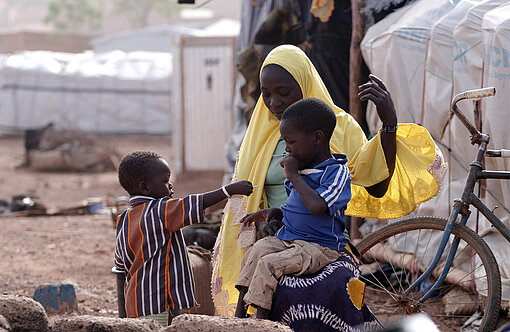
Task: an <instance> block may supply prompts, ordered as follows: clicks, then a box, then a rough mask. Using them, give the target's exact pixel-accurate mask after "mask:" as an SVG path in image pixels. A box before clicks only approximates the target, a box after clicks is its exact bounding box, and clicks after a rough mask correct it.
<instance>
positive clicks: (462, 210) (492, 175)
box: [405, 88, 510, 304]
mask: <svg viewBox="0 0 510 332" xmlns="http://www.w3.org/2000/svg"><path fill="white" fill-rule="evenodd" d="M495 93H496V90H495V89H494V88H485V89H479V90H471V91H466V92H463V93H460V94H458V95H456V96H455V97H454V98H453V100H452V106H451V110H452V114H455V115H457V117H458V118H459V119H460V121H461V122H462V124H464V126H465V127H466V128H467V129H468V131H469V132H470V133H471V144H478V145H479V148H478V153H477V155H476V159H475V160H474V161H473V162H472V163H471V164H470V168H469V173H468V176H467V179H466V184H465V186H464V191H463V193H462V196H461V198H460V199H455V200H454V205H453V210H452V212H451V213H450V216H449V217H448V222H447V224H446V227H445V230H444V233H443V237H442V239H441V243H440V245H439V248H438V250H437V252H436V255H435V256H434V259H433V261H432V263H431V264H430V265H429V267H428V268H427V270H426V271H425V272H424V273H423V274H422V275H421V276H420V277H419V278H418V279H417V280H415V281H414V282H413V283H412V285H411V286H409V288H407V289H406V291H405V294H406V295H409V294H410V293H411V291H413V290H414V289H415V288H417V287H418V285H419V284H420V283H421V282H422V281H424V280H425V278H428V277H429V275H430V274H431V273H432V271H433V270H434V269H435V268H436V266H437V264H438V263H439V260H440V258H441V256H442V254H443V252H444V250H445V248H446V245H447V243H448V241H449V239H450V236H451V233H452V229H453V225H454V224H455V223H456V222H457V219H458V217H459V215H461V216H462V217H461V219H460V221H459V223H463V224H466V223H467V220H468V218H469V215H470V214H471V211H470V210H469V207H470V206H471V205H472V206H474V207H475V208H476V209H477V210H478V211H480V212H481V213H482V214H483V215H484V216H485V217H486V218H487V220H489V222H490V223H491V224H492V225H493V226H494V227H495V228H496V229H497V230H498V231H499V232H500V233H501V234H502V235H503V236H504V237H505V239H506V240H507V241H509V242H510V229H509V228H508V227H506V226H505V224H503V223H502V222H501V220H500V219H499V218H498V217H497V216H496V215H495V214H494V213H493V212H492V211H491V210H490V209H489V208H488V207H487V206H486V205H485V204H484V203H483V202H482V201H481V200H480V199H479V198H478V196H477V195H475V194H474V193H473V189H474V187H475V184H476V182H477V181H478V180H480V179H505V180H510V172H509V171H487V170H484V169H483V161H484V158H485V156H486V155H487V156H489V157H505V156H506V155H508V150H504V149H501V150H487V146H488V144H489V140H490V137H489V135H487V134H483V133H480V132H479V131H478V130H477V129H476V128H475V127H474V126H473V125H472V124H471V123H470V122H469V120H468V119H467V118H466V117H465V116H464V114H463V113H462V112H461V111H460V110H459V108H458V107H457V103H458V102H459V101H460V100H463V99H471V98H483V97H488V96H493V95H494V94H495ZM459 242H460V239H459V238H455V239H454V240H453V242H452V246H451V249H450V251H449V253H448V256H447V258H446V261H445V266H444V268H443V270H442V272H441V274H440V276H439V278H438V279H437V280H436V282H435V283H434V285H432V286H431V287H430V288H429V289H428V290H427V291H425V293H424V294H423V296H422V297H421V299H420V300H419V301H418V303H419V304H422V303H423V302H425V301H426V300H427V299H428V298H429V297H430V296H431V295H432V294H433V292H434V291H435V290H436V289H437V288H438V287H439V286H440V285H441V284H442V282H443V281H444V279H445V278H446V275H447V274H448V272H449V270H450V267H451V264H452V262H453V257H454V256H455V254H456V251H457V248H458V245H459Z"/></svg>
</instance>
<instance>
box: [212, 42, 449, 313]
mask: <svg viewBox="0 0 510 332" xmlns="http://www.w3.org/2000/svg"><path fill="white" fill-rule="evenodd" d="M268 64H277V65H280V66H281V67H283V68H285V69H286V70H287V71H288V72H289V73H290V74H291V75H292V76H293V77H294V79H295V80H296V82H297V83H298V84H299V86H300V87H301V91H302V94H303V98H308V97H315V98H319V99H321V100H323V101H325V102H326V103H327V104H328V105H329V106H331V108H332V109H333V110H334V111H335V113H336V115H337V125H336V128H335V132H334V133H333V136H332V138H331V150H332V152H334V153H344V154H345V155H347V158H348V166H349V170H350V171H351V174H352V187H351V190H352V199H351V201H350V203H349V205H348V207H347V210H346V214H347V215H351V216H360V217H371V218H379V219H393V218H399V217H402V216H404V215H406V214H409V213H410V212H412V211H414V210H415V209H416V207H417V206H418V205H419V204H420V203H423V202H424V201H427V200H429V199H430V198H432V197H434V196H435V195H437V193H438V191H439V181H440V179H441V177H442V174H444V170H445V165H444V163H443V159H442V155H441V154H440V151H439V149H438V148H437V147H436V145H435V144H434V142H433V140H432V138H431V137H430V135H429V133H428V131H427V130H426V129H424V128H423V127H420V126H417V125H413V124H399V127H398V131H397V156H396V161H395V171H394V173H393V176H392V179H391V181H390V186H389V188H388V191H387V193H386V194H385V196H384V197H382V198H375V197H372V196H370V195H369V194H368V192H367V191H366V190H365V188H364V187H368V186H372V185H374V184H376V183H379V182H381V181H382V180H384V179H386V178H387V177H388V175H389V172H388V168H387V165H386V159H385V157H384V152H383V149H382V146H381V140H380V134H377V135H376V136H375V137H374V138H373V139H371V140H370V141H368V140H367V139H366V137H365V134H364V133H363V131H362V129H361V127H360V126H359V124H358V123H357V122H356V120H354V118H353V117H352V116H351V115H349V114H348V113H346V112H345V111H343V110H342V109H341V108H339V107H337V106H336V105H335V104H333V101H332V99H331V97H330V95H329V92H328V91H327V89H326V86H325V85H324V83H323V82H322V79H321V78H320V76H319V74H318V73H317V70H316V69H315V67H314V66H313V64H312V63H311V62H310V60H309V59H308V57H307V56H306V54H305V53H304V52H303V51H301V49H299V48H298V47H295V46H291V45H283V46H279V47H277V48H275V49H273V50H272V51H271V52H270V53H269V54H268V55H267V57H266V59H265V61H264V63H263V64H262V68H264V67H265V66H266V65H268ZM279 138H280V132H279V121H278V119H276V117H275V116H274V115H273V114H272V113H271V112H270V111H269V110H268V108H267V107H266V105H265V104H264V102H263V101H262V97H259V99H258V102H257V105H256V106H255V110H254V112H253V115H252V118H251V120H250V123H249V126H248V129H247V132H246V136H245V137H244V140H243V142H242V144H241V148H240V150H239V156H238V161H237V164H236V167H235V172H234V179H233V181H235V180H250V181H251V182H252V183H253V184H254V185H260V187H258V188H255V190H254V192H253V194H252V195H251V196H249V197H244V196H235V197H233V198H231V199H230V200H229V202H228V203H227V205H226V206H225V209H224V217H223V221H222V225H221V229H220V232H219V234H218V238H217V240H216V245H215V248H214V257H213V264H214V269H213V276H212V292H213V299H214V304H215V306H216V309H217V310H218V313H219V314H220V315H222V316H233V314H234V312H235V307H236V303H237V298H238V294H239V293H238V291H237V290H236V288H235V287H234V286H235V282H236V281H237V278H238V276H239V271H240V268H241V260H242V258H243V255H244V253H245V250H246V249H245V248H246V247H247V246H249V245H250V244H252V243H253V242H254V241H255V230H254V229H250V230H247V231H243V232H241V233H240V234H239V220H240V219H241V218H242V217H243V216H244V215H246V214H247V213H252V212H255V211H257V210H259V209H260V208H265V207H267V203H266V200H265V194H264V190H263V187H264V181H265V178H266V172H267V169H268V166H269V163H270V161H271V158H272V155H273V152H274V149H275V147H276V144H277V142H278V139H279ZM282 185H283V184H282Z"/></svg>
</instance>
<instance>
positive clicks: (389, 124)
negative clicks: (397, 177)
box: [358, 74, 397, 197]
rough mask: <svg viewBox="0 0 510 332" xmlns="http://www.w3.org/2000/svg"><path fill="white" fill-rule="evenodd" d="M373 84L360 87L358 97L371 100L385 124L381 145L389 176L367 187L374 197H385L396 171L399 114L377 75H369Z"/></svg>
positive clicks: (369, 83)
mask: <svg viewBox="0 0 510 332" xmlns="http://www.w3.org/2000/svg"><path fill="white" fill-rule="evenodd" d="M369 77H370V80H371V82H368V83H365V84H362V85H360V86H359V90H360V92H359V93H358V96H359V98H360V99H361V100H371V101H372V102H373V103H374V104H375V106H376V108H377V115H379V118H380V119H381V121H382V123H383V130H382V131H381V145H382V148H383V152H384V157H385V158H386V165H387V166H388V171H389V176H388V177H387V178H386V179H385V180H383V181H381V182H379V183H377V184H375V185H373V186H370V187H366V190H367V191H368V193H369V194H370V195H372V196H374V197H383V196H384V194H385V193H386V191H387V190H388V186H389V184H390V180H391V177H392V176H393V171H394V170H395V155H396V152H397V133H396V128H397V112H396V110H395V106H394V105H393V100H392V99H391V95H390V93H389V91H388V89H387V88H386V86H385V85H384V83H383V82H382V81H381V80H380V79H379V78H378V77H377V76H375V75H372V74H370V75H369Z"/></svg>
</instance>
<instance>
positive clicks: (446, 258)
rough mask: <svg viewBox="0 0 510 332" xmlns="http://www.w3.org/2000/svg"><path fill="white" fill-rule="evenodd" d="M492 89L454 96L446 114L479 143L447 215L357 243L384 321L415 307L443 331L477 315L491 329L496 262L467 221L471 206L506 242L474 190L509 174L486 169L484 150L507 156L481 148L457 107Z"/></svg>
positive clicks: (370, 299)
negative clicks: (459, 122)
mask: <svg viewBox="0 0 510 332" xmlns="http://www.w3.org/2000/svg"><path fill="white" fill-rule="evenodd" d="M495 92H496V91H495V88H485V89H478V90H470V91H466V92H463V93H460V94H458V95H456V96H455V97H454V98H453V100H452V103H451V111H450V119H451V118H452V116H453V114H455V115H457V117H458V118H459V119H460V121H461V122H462V124H463V125H464V126H465V127H466V128H467V129H468V131H469V132H470V134H471V144H473V145H474V144H477V145H479V148H478V152H477V155H476V158H475V160H474V161H473V162H472V163H471V164H470V168H469V174H468V176H467V180H466V182H465V185H464V189H463V193H462V196H461V198H460V199H455V200H454V204H453V207H452V212H451V213H450V215H449V217H448V219H444V218H440V217H421V216H420V217H408V218H404V219H402V220H399V221H396V222H394V223H391V224H389V225H387V226H384V227H382V228H380V229H378V230H376V231H375V232H373V233H371V234H369V235H368V236H366V237H365V238H364V239H362V240H361V241H360V242H358V243H357V244H356V247H357V249H358V250H359V252H360V254H361V259H362V263H361V264H360V268H361V270H362V276H361V278H362V280H363V281H364V282H365V283H366V285H367V287H366V290H365V302H366V304H367V305H368V307H369V308H370V309H371V310H372V311H373V312H374V314H375V315H376V317H378V319H379V320H380V321H381V323H383V325H385V324H388V323H391V322H392V321H398V320H400V319H402V318H403V316H405V315H411V314H415V313H418V312H421V313H425V314H427V315H428V316H429V317H430V318H431V319H432V320H433V321H434V322H435V323H436V324H437V325H438V328H439V329H441V330H442V331H450V330H452V331H453V330H456V331H458V330H459V329H460V327H461V325H462V324H464V323H465V321H466V320H474V319H476V318H477V317H479V320H481V322H480V325H479V331H494V329H495V326H496V324H497V320H498V316H499V309H500V304H501V276H500V272H499V268H498V264H497V262H496V259H495V258H494V254H493V253H492V251H491V249H490V247H489V246H488V245H487V243H486V242H485V241H484V240H483V239H482V238H481V237H480V236H479V235H478V234H476V233H475V232H474V231H473V230H472V229H471V228H469V227H468V226H467V225H466V223H467V221H468V218H469V215H470V210H469V209H470V206H473V207H475V208H476V210H478V211H479V212H480V213H482V214H483V215H484V216H485V217H486V218H487V220H488V221H489V222H490V223H491V224H492V225H493V226H494V227H495V228H496V229H497V231H499V232H500V233H501V234H502V235H503V236H504V238H506V240H507V241H509V242H510V229H509V228H507V227H506V226H505V225H504V224H503V223H502V222H501V220H500V219H499V218H498V217H497V216H496V215H495V214H494V213H493V211H491V210H490V209H489V208H488V207H487V206H486V205H485V204H484V203H483V202H482V201H481V200H480V198H479V197H478V196H477V195H476V194H475V193H474V188H475V184H476V183H477V182H478V181H479V180H481V179H510V171H489V170H485V169H484V160H485V157H486V156H487V157H510V150H505V149H500V150H489V149H487V146H488V143H489V139H490V138H489V135H487V134H483V133H481V132H479V131H478V130H477V129H476V128H475V127H474V126H473V125H472V124H471V123H470V121H469V120H468V118H466V116H465V115H464V114H463V113H462V112H461V111H460V109H459V108H458V106H457V103H458V102H459V101H460V100H463V99H472V98H477V99H478V98H483V97H488V96H493V95H494V94H495ZM459 217H460V218H459ZM451 235H453V236H451ZM438 243H439V244H438ZM429 245H431V246H432V247H431V248H429ZM429 250H430V251H429ZM477 313H478V314H477ZM474 314H475V315H474ZM476 315H478V316H476Z"/></svg>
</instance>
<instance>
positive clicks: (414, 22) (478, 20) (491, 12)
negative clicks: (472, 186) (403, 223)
mask: <svg viewBox="0 0 510 332" xmlns="http://www.w3.org/2000/svg"><path fill="white" fill-rule="evenodd" d="M447 2H448V1H439V0H438V1H425V0H421V1H416V2H414V3H413V4H411V5H410V6H407V8H406V7H404V8H403V9H402V10H399V11H396V12H395V13H393V14H392V15H389V16H388V17H387V18H385V19H383V20H382V21H380V22H378V23H377V24H375V25H374V26H372V27H371V28H370V29H369V30H368V31H367V35H366V36H365V39H364V40H363V42H362V52H363V55H364V57H365V61H366V62H367V64H368V66H369V68H370V69H371V70H372V72H373V73H374V74H376V75H378V76H380V77H381V78H382V79H383V80H384V81H385V82H386V83H387V85H388V87H389V89H390V92H391V93H392V97H393V98H394V101H395V106H396V108H397V112H398V117H399V122H407V121H410V122H415V123H420V124H422V125H424V126H425V127H426V128H427V129H428V130H429V131H430V132H431V133H432V135H433V137H434V138H435V139H436V141H437V142H438V143H440V146H441V147H442V150H443V153H444V155H445V157H446V158H447V161H448V162H449V174H448V178H446V179H445V181H444V184H443V187H442V189H441V192H440V193H439V195H438V196H437V197H436V198H434V199H433V200H431V201H430V202H428V203H425V204H422V205H421V206H420V207H419V209H418V211H417V212H416V214H419V215H436V216H443V217H445V216H447V215H448V213H449V212H450V209H451V202H452V201H453V199H454V198H457V197H460V195H461V188H462V186H463V185H464V181H465V179H466V174H467V171H466V170H467V168H468V167H469V163H470V162H471V161H472V160H473V158H474V153H475V151H476V147H473V146H471V145H470V143H469V133H468V131H467V130H466V128H465V127H464V126H463V125H462V124H461V123H460V121H458V120H457V119H456V118H454V119H453V120H452V121H451V122H450V123H449V125H448V126H447V127H446V131H445V135H444V136H443V137H441V133H442V129H443V128H444V126H445V123H446V120H447V118H448V114H449V106H450V102H451V98H452V97H453V96H454V95H455V94H457V93H459V92H463V91H465V90H471V89H476V88H480V87H487V86H494V87H496V90H497V93H496V96H495V97H490V98H486V99H484V100H483V101H482V103H481V105H480V106H479V107H478V111H479V114H480V116H479V121H476V124H477V125H481V126H482V132H484V133H488V134H489V135H490V136H491V144H490V146H489V148H508V147H509V146H510V136H509V135H508V130H507V128H508V121H509V120H510V115H509V114H510V113H509V112H508V110H507V105H508V104H509V103H510V95H509V94H508V93H507V90H506V89H507V88H508V82H510V81H508V80H510V65H509V63H510V60H509V58H510V55H509V54H510V51H509V50H510V38H509V36H510V5H509V4H508V3H507V1H504V0H484V1H475V0H461V1H457V2H456V4H455V6H454V5H453V4H451V3H450V4H449V3H447ZM409 36H413V38H410V37H409ZM418 36H420V38H418ZM421 47H424V49H422V48H421ZM420 106H421V107H420ZM459 106H460V107H461V109H462V110H463V111H464V112H465V114H466V116H468V118H469V119H470V120H471V121H472V122H473V121H474V120H475V116H474V113H473V102H472V101H470V100H469V101H468V100H466V101H462V102H461V103H460V104H459ZM372 126H373V127H372V130H376V129H377V128H378V126H380V124H377V122H376V121H373V122H372ZM450 149H451V152H450V151H449V150H450ZM486 167H487V169H492V170H509V169H510V163H509V161H508V159H507V160H505V159H491V158H487V160H486ZM481 192H482V200H483V201H484V202H485V204H487V206H488V207H489V208H491V209H492V208H494V207H495V206H498V207H499V208H498V209H496V210H495V211H494V212H495V213H496V214H497V215H498V217H499V218H500V219H501V220H502V221H503V222H504V223H505V224H506V225H507V226H510V220H509V214H510V211H509V210H510V183H509V181H502V180H487V182H486V186H485V188H484V189H483V190H482V191H481ZM476 217H477V214H476V213H472V215H471V217H470V219H469V221H468V223H470V224H472V223H474V222H475V221H476ZM478 231H479V234H480V236H482V237H483V238H484V240H485V241H487V243H488V244H489V246H490V247H491V248H492V249H493V251H494V254H495V256H496V259H497V260H498V263H499V264H500V268H501V274H502V279H503V286H504V287H503V298H504V299H507V300H508V299H510V264H508V263H506V259H505V258H506V257H505V256H506V255H507V254H506V252H507V249H506V248H508V243H507V241H506V240H505V239H504V238H503V237H502V236H501V235H499V234H498V233H497V232H495V231H494V228H492V227H491V226H490V224H489V223H488V221H487V220H485V218H483V216H480V221H479V226H478Z"/></svg>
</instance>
